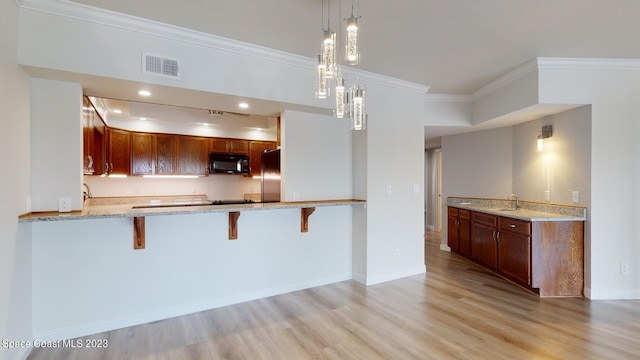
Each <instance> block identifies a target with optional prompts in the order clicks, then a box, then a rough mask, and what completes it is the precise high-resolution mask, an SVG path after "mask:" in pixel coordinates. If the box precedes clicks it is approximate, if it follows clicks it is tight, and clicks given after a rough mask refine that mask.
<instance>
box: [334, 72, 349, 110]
mask: <svg viewBox="0 0 640 360" xmlns="http://www.w3.org/2000/svg"><path fill="white" fill-rule="evenodd" d="M346 96H347V94H346V93H345V88H344V79H343V78H342V76H340V75H339V74H338V75H337V76H336V108H335V109H334V115H335V117H337V118H338V119H342V118H344V115H345V112H346V107H347V101H346V100H347V99H346Z"/></svg>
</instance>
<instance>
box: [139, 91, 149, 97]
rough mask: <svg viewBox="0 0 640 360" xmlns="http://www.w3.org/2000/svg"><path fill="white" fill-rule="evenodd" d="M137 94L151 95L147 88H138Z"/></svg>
mask: <svg viewBox="0 0 640 360" xmlns="http://www.w3.org/2000/svg"><path fill="white" fill-rule="evenodd" d="M138 95H140V96H151V92H150V91H148V90H140V91H138Z"/></svg>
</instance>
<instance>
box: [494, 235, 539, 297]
mask: <svg viewBox="0 0 640 360" xmlns="http://www.w3.org/2000/svg"><path fill="white" fill-rule="evenodd" d="M498 270H500V271H501V272H503V273H504V274H506V275H508V276H511V277H512V278H514V279H516V280H518V281H521V282H522V283H524V284H527V285H531V237H530V236H526V235H521V234H516V233H512V232H508V231H500V233H499V235H498Z"/></svg>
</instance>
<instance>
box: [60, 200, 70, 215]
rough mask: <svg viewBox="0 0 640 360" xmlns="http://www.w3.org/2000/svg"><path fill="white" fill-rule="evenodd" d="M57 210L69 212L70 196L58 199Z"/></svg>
mask: <svg viewBox="0 0 640 360" xmlns="http://www.w3.org/2000/svg"><path fill="white" fill-rule="evenodd" d="M58 212H71V198H70V197H61V198H59V199H58Z"/></svg>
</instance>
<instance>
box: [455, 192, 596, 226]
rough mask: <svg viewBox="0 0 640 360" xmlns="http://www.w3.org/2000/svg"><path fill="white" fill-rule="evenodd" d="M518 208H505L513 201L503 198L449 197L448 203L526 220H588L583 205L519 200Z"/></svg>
mask: <svg viewBox="0 0 640 360" xmlns="http://www.w3.org/2000/svg"><path fill="white" fill-rule="evenodd" d="M519 203H520V208H519V209H518V210H505V209H510V208H511V202H510V201H508V200H501V199H481V198H462V197H449V198H447V205H448V206H452V207H456V208H460V209H466V210H472V211H479V212H484V213H487V214H493V215H499V216H504V217H510V218H514V219H520V220H525V221H586V220H587V208H586V207H583V206H571V205H560V204H546V203H544V204H543V203H536V202H529V201H519Z"/></svg>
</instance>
